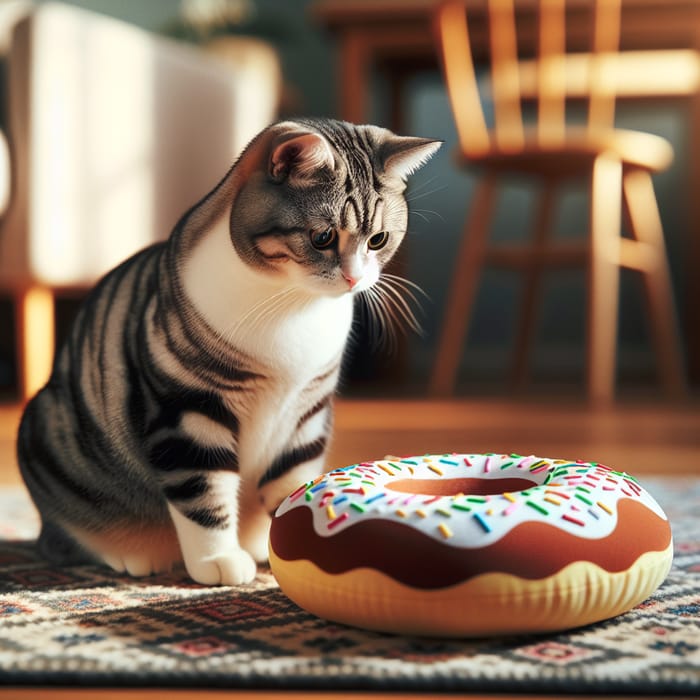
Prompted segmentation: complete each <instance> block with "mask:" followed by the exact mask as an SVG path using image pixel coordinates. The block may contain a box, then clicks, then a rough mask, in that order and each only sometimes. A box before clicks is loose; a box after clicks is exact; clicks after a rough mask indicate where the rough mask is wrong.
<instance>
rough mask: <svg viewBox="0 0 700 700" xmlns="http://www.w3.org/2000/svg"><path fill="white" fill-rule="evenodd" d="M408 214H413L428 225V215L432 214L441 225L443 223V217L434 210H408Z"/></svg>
mask: <svg viewBox="0 0 700 700" xmlns="http://www.w3.org/2000/svg"><path fill="white" fill-rule="evenodd" d="M408 214H409V216H410V215H411V214H415V215H416V216H419V217H420V218H421V219H423V221H425V222H426V223H428V224H429V223H430V218H429V216H428V214H433V215H434V216H435V217H437V218H438V219H440V221H442V222H443V223H444V222H445V217H444V216H443V215H442V214H440V212H437V211H435V210H434V209H409V210H408Z"/></svg>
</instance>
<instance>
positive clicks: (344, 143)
mask: <svg viewBox="0 0 700 700" xmlns="http://www.w3.org/2000/svg"><path fill="white" fill-rule="evenodd" d="M441 144H442V142H441V141H435V140H431V139H424V138H416V137H403V136H396V135H395V134H393V133H392V132H390V131H388V130H387V129H382V128H380V127H376V126H356V125H354V124H349V123H347V122H338V121H333V120H327V119H318V120H311V119H303V120H297V121H293V122H282V123H279V124H276V125H274V126H272V127H270V128H269V129H268V130H266V132H263V134H262V135H261V137H260V138H259V139H256V142H254V143H253V144H251V147H249V149H248V150H250V151H251V154H252V153H254V154H255V155H251V154H248V153H244V154H243V156H242V157H241V160H240V161H239V164H238V165H237V166H236V169H237V170H238V169H239V168H240V169H241V171H242V173H243V176H242V177H241V178H240V187H239V189H238V192H237V196H236V198H235V201H234V204H233V207H232V209H231V219H230V231H231V240H232V242H233V245H234V247H235V249H236V251H237V252H238V255H239V256H240V257H241V258H242V259H243V260H244V261H245V262H246V263H247V264H249V265H251V266H252V267H254V268H255V269H256V270H258V271H259V272H260V273H261V274H264V275H269V276H271V277H272V278H276V279H279V280H280V281H282V282H283V283H289V284H292V285H294V286H298V287H301V288H303V289H305V290H307V291H308V292H310V293H312V294H325V295H339V294H345V293H349V292H357V291H362V290H365V289H368V288H369V287H371V286H372V285H373V284H374V283H375V282H376V281H377V279H378V278H379V274H380V272H381V270H382V269H383V268H384V266H385V265H386V264H387V263H388V262H389V260H390V259H391V258H392V256H393V255H394V253H395V252H396V250H397V249H398V247H399V245H400V244H401V241H402V240H403V237H404V235H405V234H406V227H407V222H408V208H407V204H406V200H405V198H404V191H405V189H406V180H407V178H408V177H409V175H411V174H412V173H413V172H414V171H415V170H417V169H418V168H419V167H420V166H421V165H423V164H424V163H425V162H426V161H427V160H428V159H429V158H430V157H431V156H432V155H433V154H434V153H435V152H436V151H437V150H438V148H439V147H440V146H441ZM251 161H252V164H251Z"/></svg>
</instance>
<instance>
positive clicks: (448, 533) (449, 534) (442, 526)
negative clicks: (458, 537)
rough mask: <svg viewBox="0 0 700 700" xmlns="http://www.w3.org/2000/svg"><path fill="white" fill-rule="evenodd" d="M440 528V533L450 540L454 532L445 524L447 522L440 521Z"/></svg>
mask: <svg viewBox="0 0 700 700" xmlns="http://www.w3.org/2000/svg"><path fill="white" fill-rule="evenodd" d="M438 530H440V534H441V535H442V536H443V537H444V538H445V539H446V540H449V539H450V537H452V535H453V534H454V533H453V532H452V530H450V528H449V527H447V525H445V523H440V524H439V525H438Z"/></svg>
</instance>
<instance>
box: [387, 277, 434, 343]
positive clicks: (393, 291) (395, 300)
mask: <svg viewBox="0 0 700 700" xmlns="http://www.w3.org/2000/svg"><path fill="white" fill-rule="evenodd" d="M376 287H377V289H378V290H380V291H382V292H384V297H383V298H384V300H385V301H386V302H388V308H389V310H390V311H392V312H395V313H394V314H393V315H398V317H401V318H402V319H403V320H404V321H405V323H406V324H407V325H408V327H409V328H410V329H411V330H413V331H414V332H415V333H417V334H418V335H423V329H422V327H421V325H420V322H419V321H418V319H417V318H416V315H415V314H414V313H413V310H412V309H411V307H410V305H409V304H408V302H407V301H406V300H405V299H404V298H403V297H402V296H401V293H400V292H399V290H398V289H397V288H396V287H393V286H392V285H391V284H390V283H389V281H388V280H383V281H382V280H381V279H380V280H379V282H377V284H376ZM399 326H401V324H399Z"/></svg>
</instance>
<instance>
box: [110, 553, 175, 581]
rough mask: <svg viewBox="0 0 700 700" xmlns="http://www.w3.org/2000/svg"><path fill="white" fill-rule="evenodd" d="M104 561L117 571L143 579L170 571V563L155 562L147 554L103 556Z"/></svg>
mask: <svg viewBox="0 0 700 700" xmlns="http://www.w3.org/2000/svg"><path fill="white" fill-rule="evenodd" d="M102 559H103V561H104V562H105V564H107V566H110V567H111V568H112V569H114V570H115V571H118V572H119V573H124V572H126V573H127V574H129V575H130V576H136V577H139V578H140V577H142V576H151V575H152V574H162V573H164V572H166V571H169V570H170V562H164V561H153V559H151V557H149V556H148V555H145V554H143V555H142V554H126V555H118V554H103V555H102Z"/></svg>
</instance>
